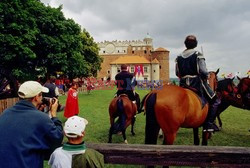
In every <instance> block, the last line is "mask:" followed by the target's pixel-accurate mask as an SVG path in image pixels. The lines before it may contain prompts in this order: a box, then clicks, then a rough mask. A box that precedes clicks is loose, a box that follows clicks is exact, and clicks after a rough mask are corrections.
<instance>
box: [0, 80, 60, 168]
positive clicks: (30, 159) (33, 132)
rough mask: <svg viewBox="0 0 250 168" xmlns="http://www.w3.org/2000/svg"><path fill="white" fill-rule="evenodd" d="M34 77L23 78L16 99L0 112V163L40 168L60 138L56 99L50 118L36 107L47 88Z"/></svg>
mask: <svg viewBox="0 0 250 168" xmlns="http://www.w3.org/2000/svg"><path fill="white" fill-rule="evenodd" d="M48 91H49V90H48V89H47V88H46V87H43V86H42V85H41V84H40V83H38V82H36V81H27V82H24V83H23V84H22V85H21V86H20V88H19V90H18V95H19V97H20V99H21V100H20V101H18V102H17V103H16V104H15V105H14V106H13V107H10V108H8V109H6V110H5V111H4V112H3V114H2V115H1V116H0V137H1V141H0V167H1V168H16V167H23V168H26V167H27V168H30V167H34V168H43V162H44V159H48V158H49V155H50V154H51V153H52V152H53V150H54V149H56V148H57V147H59V146H60V145H61V143H62V140H63V128H62V124H61V121H59V120H58V118H57V117H56V110H57V106H58V105H57V99H55V103H53V104H52V102H51V108H50V115H51V116H52V118H49V116H48V115H47V114H45V113H43V112H41V111H39V110H38V109H37V108H38V107H39V105H40V104H41V103H42V98H43V97H42V92H43V93H44V92H48Z"/></svg>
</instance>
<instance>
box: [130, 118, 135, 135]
mask: <svg viewBox="0 0 250 168" xmlns="http://www.w3.org/2000/svg"><path fill="white" fill-rule="evenodd" d="M135 120H136V115H135V116H134V117H133V118H132V121H131V133H132V135H133V136H134V135H135V132H134V125H135Z"/></svg>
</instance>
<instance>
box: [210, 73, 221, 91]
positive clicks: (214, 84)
mask: <svg viewBox="0 0 250 168" xmlns="http://www.w3.org/2000/svg"><path fill="white" fill-rule="evenodd" d="M219 71H220V69H217V71H216V72H215V71H210V72H209V76H208V83H209V85H210V87H211V89H212V90H213V91H215V90H216V88H217V83H218V78H217V74H218V73H219Z"/></svg>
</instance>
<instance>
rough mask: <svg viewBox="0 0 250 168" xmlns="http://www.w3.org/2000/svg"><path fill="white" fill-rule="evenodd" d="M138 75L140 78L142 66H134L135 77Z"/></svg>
mask: <svg viewBox="0 0 250 168" xmlns="http://www.w3.org/2000/svg"><path fill="white" fill-rule="evenodd" d="M136 74H138V76H140V75H141V74H142V75H143V74H144V72H143V65H136V66H135V75H136Z"/></svg>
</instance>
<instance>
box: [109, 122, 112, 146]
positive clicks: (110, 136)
mask: <svg viewBox="0 0 250 168" xmlns="http://www.w3.org/2000/svg"><path fill="white" fill-rule="evenodd" d="M112 134H113V125H112V126H111V127H110V129H109V141H108V143H112Z"/></svg>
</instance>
